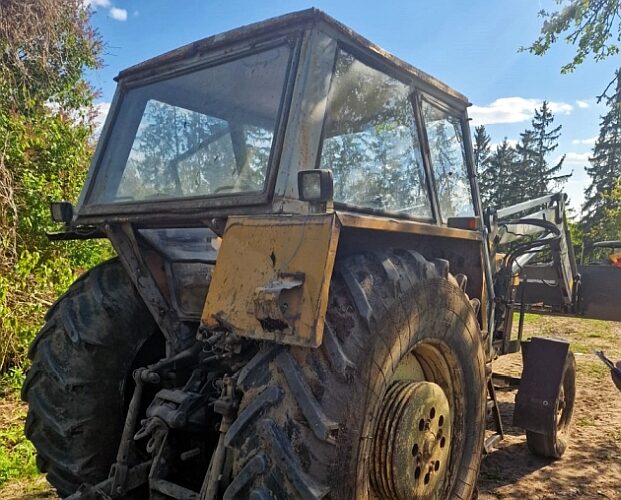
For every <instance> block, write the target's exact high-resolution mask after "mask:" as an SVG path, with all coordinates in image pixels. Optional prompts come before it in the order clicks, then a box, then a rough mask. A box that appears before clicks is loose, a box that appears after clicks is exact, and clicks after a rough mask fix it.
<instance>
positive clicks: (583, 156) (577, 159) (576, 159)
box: [557, 151, 591, 163]
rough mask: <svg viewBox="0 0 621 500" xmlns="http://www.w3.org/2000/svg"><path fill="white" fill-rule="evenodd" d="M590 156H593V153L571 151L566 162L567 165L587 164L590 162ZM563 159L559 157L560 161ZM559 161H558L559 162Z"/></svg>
mask: <svg viewBox="0 0 621 500" xmlns="http://www.w3.org/2000/svg"><path fill="white" fill-rule="evenodd" d="M589 156H591V153H588V152H587V153H575V152H573V151H570V152H569V153H566V154H565V162H566V163H586V162H588V161H589ZM560 159H561V158H560V157H559V158H558V160H560ZM558 160H557V161H558Z"/></svg>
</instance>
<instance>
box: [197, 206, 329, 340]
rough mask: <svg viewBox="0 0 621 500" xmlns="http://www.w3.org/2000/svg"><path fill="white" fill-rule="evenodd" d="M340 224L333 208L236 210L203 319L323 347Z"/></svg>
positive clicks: (240, 332) (213, 325) (253, 334)
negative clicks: (290, 212) (255, 213)
mask: <svg viewBox="0 0 621 500" xmlns="http://www.w3.org/2000/svg"><path fill="white" fill-rule="evenodd" d="M338 235H339V224H338V222H337V220H336V218H335V216H334V215H333V214H321V215H306V216H286V215H280V216H260V217H231V218H230V219H229V223H228V225H227V227H226V230H225V232H224V236H223V239H222V245H221V247H220V253H219V255H218V261H217V263H216V269H215V271H214V274H213V278H212V281H211V286H210V288H209V292H208V294H207V300H206V302H205V308H204V310H203V315H202V320H201V321H202V324H203V326H204V327H207V328H217V327H219V326H222V327H226V328H228V329H230V330H231V331H233V332H234V333H236V334H237V335H240V336H242V337H249V338H254V339H261V340H270V341H274V342H278V343H282V344H293V345H303V346H309V347H318V346H319V345H321V340H322V336H323V317H324V315H325V312H326V308H327V304H328V291H329V286H330V277H331V275H332V268H333V265H334V259H335V256H336V247H337V242H338Z"/></svg>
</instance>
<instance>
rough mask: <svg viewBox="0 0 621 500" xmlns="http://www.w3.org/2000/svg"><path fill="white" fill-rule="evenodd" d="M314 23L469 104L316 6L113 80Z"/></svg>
mask: <svg viewBox="0 0 621 500" xmlns="http://www.w3.org/2000/svg"><path fill="white" fill-rule="evenodd" d="M315 25H324V26H326V27H328V28H331V29H332V30H334V31H336V33H337V34H338V35H339V37H340V38H342V39H344V40H345V41H346V42H348V43H350V44H352V45H354V46H355V47H357V48H359V49H362V50H363V51H365V52H367V53H371V54H373V55H375V56H376V57H379V58H381V59H382V60H384V61H385V62H386V63H388V64H389V65H391V66H393V67H395V68H396V69H397V70H399V71H401V72H404V73H406V74H407V75H409V76H410V77H411V78H412V79H413V80H414V81H415V82H418V83H419V84H420V83H422V84H423V85H424V86H429V87H432V88H433V89H435V90H436V91H440V92H441V93H443V94H445V95H446V96H448V97H450V98H451V100H454V101H457V102H458V103H459V104H461V106H463V107H466V106H468V105H469V102H468V99H467V98H466V97H465V96H464V95H463V94H461V93H459V92H457V91H456V90H454V89H453V88H451V87H449V86H448V85H446V84H445V83H443V82H441V81H440V80H438V79H437V78H434V77H433V76H431V75H429V74H427V73H425V72H424V71H421V70H420V69H418V68H415V67H414V66H412V65H411V64H408V63H406V62H405V61H403V60H402V59H399V58H398V57H396V56H394V55H392V54H391V53H389V52H387V51H385V50H384V49H382V48H381V47H378V46H377V45H375V44H374V43H372V42H371V41H369V40H367V39H366V38H364V37H363V36H361V35H359V34H358V33H356V32H355V31H353V30H352V29H351V28H348V27H347V26H345V25H344V24H342V23H340V22H339V21H337V20H336V19H334V18H332V17H330V16H329V15H327V14H326V13H325V12H323V11H321V10H319V9H316V8H310V9H306V10H301V11H298V12H292V13H290V14H285V15H282V16H278V17H274V18H271V19H268V20H265V21H260V22H257V23H253V24H249V25H247V26H242V27H239V28H235V29H233V30H230V31H225V32H224V33H220V34H218V35H213V36H210V37H207V38H203V39H201V40H197V41H195V42H192V43H189V44H187V45H184V46H182V47H179V48H177V49H174V50H171V51H169V52H166V53H164V54H162V55H159V56H156V57H153V58H151V59H148V60H146V61H144V62H142V63H139V64H136V65H134V66H131V67H129V68H127V69H125V70H123V71H121V72H120V73H119V75H118V76H117V77H116V78H115V80H117V81H125V80H133V79H134V78H143V77H148V76H155V75H157V74H158V73H159V72H161V71H162V68H163V67H169V66H176V65H177V64H178V63H180V62H182V61H187V60H197V59H198V60H200V59H201V58H202V57H203V56H205V55H207V54H209V53H211V52H213V51H216V50H219V49H222V48H224V47H226V46H227V45H232V44H236V43H241V42H244V41H247V40H256V39H266V38H274V37H275V36H278V35H285V34H287V33H290V32H292V31H296V30H300V29H304V28H311V27H313V26H315Z"/></svg>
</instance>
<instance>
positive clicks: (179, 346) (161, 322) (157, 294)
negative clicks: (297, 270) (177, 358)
mask: <svg viewBox="0 0 621 500" xmlns="http://www.w3.org/2000/svg"><path fill="white" fill-rule="evenodd" d="M106 232H107V234H108V238H109V239H110V241H111V242H112V244H113V245H114V248H115V250H116V251H117V253H118V254H119V256H120V257H121V262H122V264H123V266H124V267H125V270H126V271H127V273H128V275H129V277H130V279H131V280H132V282H133V283H134V286H135V287H136V289H137V290H138V292H139V293H140V295H141V297H142V299H143V300H144V303H145V305H146V306H147V308H148V309H149V311H150V312H151V315H152V316H153V318H154V319H155V322H156V323H157V325H158V326H159V327H160V329H161V330H162V333H163V334H164V337H165V338H166V354H167V355H168V356H170V355H172V354H174V353H176V352H179V351H181V350H183V348H184V347H186V345H185V344H186V343H187V342H184V341H185V340H186V338H190V336H189V335H183V334H185V333H186V332H185V331H184V330H185V326H184V325H183V324H182V322H181V321H180V319H179V316H178V314H177V312H176V311H175V309H174V308H172V307H170V305H169V303H168V301H167V300H166V299H165V298H164V295H163V294H162V291H161V290H160V289H159V287H158V286H157V283H156V282H155V278H154V277H153V274H152V273H151V271H150V270H149V267H148V266H147V264H146V262H145V261H144V259H143V258H142V254H141V252H140V247H139V244H138V241H137V239H136V234H135V232H134V228H133V227H132V225H131V224H130V223H128V222H125V223H123V224H120V225H118V226H116V225H115V226H106ZM194 333H195V332H191V340H194Z"/></svg>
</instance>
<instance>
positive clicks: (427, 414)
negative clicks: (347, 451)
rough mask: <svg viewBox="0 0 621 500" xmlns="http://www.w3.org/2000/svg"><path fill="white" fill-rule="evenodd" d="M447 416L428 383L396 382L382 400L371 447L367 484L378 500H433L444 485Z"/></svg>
mask: <svg viewBox="0 0 621 500" xmlns="http://www.w3.org/2000/svg"><path fill="white" fill-rule="evenodd" d="M450 440H451V413H450V406H449V402H448V399H447V398H446V395H445V394H444V391H443V390H442V389H441V388H440V386H439V385H437V384H434V383H432V382H409V381H399V382H395V383H394V384H393V385H391V386H390V388H389V389H388V392H387V393H386V395H385V396H384V399H383V401H382V408H381V411H380V415H379V419H378V424H377V431H376V434H375V440H374V443H373V449H372V454H373V457H372V465H371V484H372V486H373V489H374V490H375V493H376V494H377V496H379V497H380V498H382V499H404V500H405V499H412V498H432V497H433V495H434V493H436V492H438V491H439V489H440V487H441V485H442V484H443V482H444V481H443V478H444V476H445V474H446V470H447V463H448V457H449V450H450V448H451V446H450V445H451V443H450Z"/></svg>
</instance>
